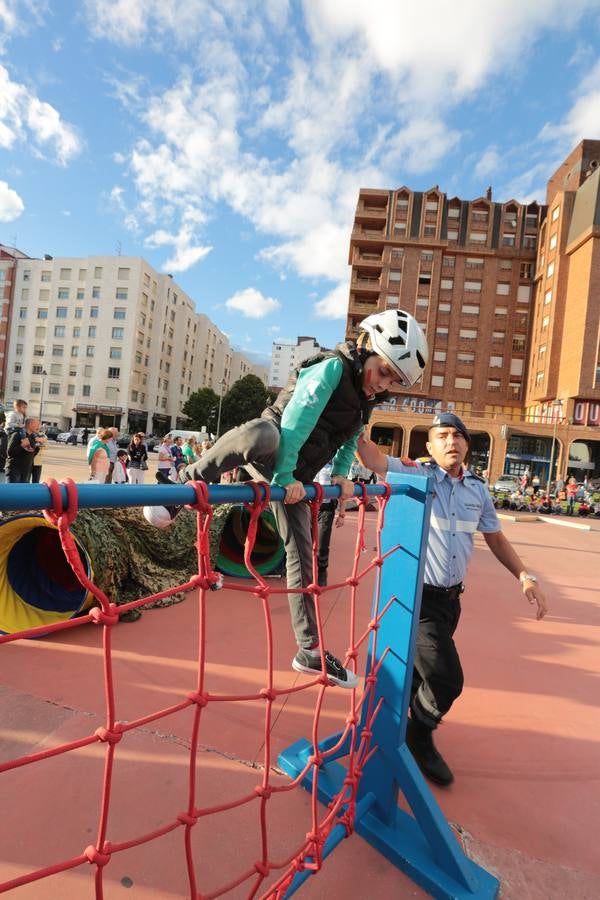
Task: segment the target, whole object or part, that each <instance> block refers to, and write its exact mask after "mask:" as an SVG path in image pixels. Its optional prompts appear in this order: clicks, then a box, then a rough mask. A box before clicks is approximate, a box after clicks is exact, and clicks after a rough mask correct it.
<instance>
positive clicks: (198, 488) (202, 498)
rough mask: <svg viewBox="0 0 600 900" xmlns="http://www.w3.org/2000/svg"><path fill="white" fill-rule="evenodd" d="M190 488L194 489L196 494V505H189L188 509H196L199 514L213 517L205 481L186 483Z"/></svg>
mask: <svg viewBox="0 0 600 900" xmlns="http://www.w3.org/2000/svg"><path fill="white" fill-rule="evenodd" d="M186 484H187V486H188V487H191V488H193V489H194V492H195V494H196V501H195V503H188V504H187V506H188V509H194V510H196V511H197V512H201V513H211V515H212V507H211V505H210V503H209V502H208V485H207V484H206V482H205V481H188V482H186Z"/></svg>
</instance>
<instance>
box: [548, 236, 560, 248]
mask: <svg viewBox="0 0 600 900" xmlns="http://www.w3.org/2000/svg"><path fill="white" fill-rule="evenodd" d="M557 241H558V235H557V234H553V235H552V236H551V237H550V250H554V248H555V247H556V244H557Z"/></svg>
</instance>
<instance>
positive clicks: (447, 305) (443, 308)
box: [417, 300, 452, 313]
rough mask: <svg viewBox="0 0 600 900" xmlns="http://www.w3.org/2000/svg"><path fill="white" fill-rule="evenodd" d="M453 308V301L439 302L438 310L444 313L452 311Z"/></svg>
mask: <svg viewBox="0 0 600 900" xmlns="http://www.w3.org/2000/svg"><path fill="white" fill-rule="evenodd" d="M418 302H419V301H418V300H417V303H418ZM451 309H452V304H451V303H438V310H439V311H440V312H442V313H447V312H450V310H451Z"/></svg>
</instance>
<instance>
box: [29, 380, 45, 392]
mask: <svg viewBox="0 0 600 900" xmlns="http://www.w3.org/2000/svg"><path fill="white" fill-rule="evenodd" d="M41 392H42V388H41V385H40V383H39V382H35V381H32V382H31V386H30V388H29V393H30V394H41Z"/></svg>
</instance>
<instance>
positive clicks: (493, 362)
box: [490, 356, 504, 369]
mask: <svg viewBox="0 0 600 900" xmlns="http://www.w3.org/2000/svg"><path fill="white" fill-rule="evenodd" d="M503 365H504V357H503V356H490V369H501V368H502V366H503Z"/></svg>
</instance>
